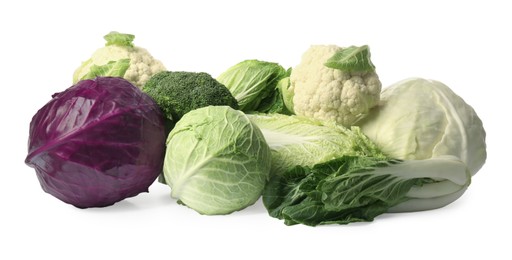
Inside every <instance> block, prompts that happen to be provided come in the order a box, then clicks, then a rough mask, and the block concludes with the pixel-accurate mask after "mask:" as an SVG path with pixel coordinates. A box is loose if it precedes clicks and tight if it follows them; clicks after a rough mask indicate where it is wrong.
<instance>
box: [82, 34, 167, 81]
mask: <svg viewBox="0 0 512 260" xmlns="http://www.w3.org/2000/svg"><path fill="white" fill-rule="evenodd" d="M104 38H105V40H106V41H107V43H106V44H105V46H104V47H103V48H100V49H98V50H96V51H95V52H94V53H93V54H92V56H91V58H90V59H88V60H87V61H85V62H83V63H82V65H81V66H80V67H79V68H77V69H76V70H75V73H74V74H73V83H76V82H78V81H80V80H83V79H88V78H95V77H96V76H122V77H123V78H125V79H126V80H128V81H130V82H131V83H132V84H134V85H135V86H137V87H139V88H142V86H144V84H145V83H146V81H148V80H149V78H150V77H151V76H153V75H154V74H156V73H158V72H160V71H165V70H166V68H165V67H164V65H163V64H162V63H161V62H160V61H158V60H156V59H155V58H153V56H151V54H150V53H149V52H148V51H147V50H146V49H143V48H140V47H137V46H134V45H133V44H132V41H133V39H134V38H135V36H133V35H130V34H121V33H117V32H111V33H109V34H107V35H105V37H104ZM115 61H129V63H128V62H127V64H126V66H124V67H122V69H121V70H120V71H121V72H122V73H121V74H116V73H109V72H111V71H112V70H111V69H112V68H111V67H108V68H106V67H105V66H109V65H111V66H114V63H113V62H115ZM116 65H119V64H116ZM109 70H110V71H109ZM116 72H119V70H117V71H116Z"/></svg>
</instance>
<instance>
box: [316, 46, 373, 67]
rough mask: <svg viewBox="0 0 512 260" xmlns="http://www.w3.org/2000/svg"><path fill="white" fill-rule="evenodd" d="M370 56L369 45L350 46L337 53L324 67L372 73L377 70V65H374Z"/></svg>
mask: <svg viewBox="0 0 512 260" xmlns="http://www.w3.org/2000/svg"><path fill="white" fill-rule="evenodd" d="M370 56H371V55H370V47H368V45H363V46H360V47H358V46H350V47H347V48H342V49H340V50H339V51H337V52H336V53H335V54H334V55H333V56H332V57H331V58H329V59H328V60H327V61H326V62H325V64H324V65H325V66H326V67H329V68H331V69H339V70H343V71H354V72H371V71H374V70H375V65H373V63H372V61H371V59H370Z"/></svg>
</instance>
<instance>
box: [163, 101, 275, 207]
mask: <svg viewBox="0 0 512 260" xmlns="http://www.w3.org/2000/svg"><path fill="white" fill-rule="evenodd" d="M270 164H271V157H270V149H269V147H268V145H267V144H266V143H265V139H264V137H263V135H262V133H261V131H260V130H259V129H258V128H257V127H256V126H255V125H254V124H252V123H251V121H250V120H249V119H248V118H247V116H246V115H245V114H244V113H242V112H241V111H238V110H234V109H232V108H230V107H228V106H208V107H203V108H199V109H196V110H192V111H191V112H188V113H186V114H185V115H184V116H183V117H182V118H181V120H180V121H178V123H177V124H176V126H175V127H174V129H173V130H172V131H171V133H170V134H169V136H168V138H167V150H166V154H165V160H164V176H165V181H166V182H167V184H168V185H169V186H170V187H171V196H172V197H174V198H177V199H178V200H179V203H182V204H185V205H186V206H188V207H190V208H192V209H194V210H196V211H197V212H199V213H201V214H206V215H217V214H229V213H232V212H234V211H237V210H241V209H243V208H245V207H247V206H249V205H252V204H253V203H254V202H256V201H257V200H258V198H259V197H260V196H261V193H262V191H263V188H264V186H265V183H266V181H267V180H268V177H269V172H270Z"/></svg>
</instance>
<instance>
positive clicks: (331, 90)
mask: <svg viewBox="0 0 512 260" xmlns="http://www.w3.org/2000/svg"><path fill="white" fill-rule="evenodd" d="M366 47H367V46H366ZM342 50H343V48H341V47H338V46H335V45H313V46H311V47H310V48H309V49H308V50H307V51H306V52H305V53H304V54H303V56H302V60H301V62H300V64H299V65H297V66H296V67H295V68H294V69H293V70H292V73H291V75H290V91H292V92H293V93H294V96H293V109H294V112H295V114H297V115H301V116H306V117H309V118H314V119H316V120H319V121H324V122H335V123H337V124H341V125H343V126H352V125H354V124H355V123H356V122H357V121H359V120H361V119H362V118H364V117H365V116H366V115H367V114H368V112H369V110H370V109H371V108H372V107H374V106H376V105H377V104H378V103H379V97H380V92H381V87H382V84H381V82H380V80H379V77H378V75H377V74H376V73H375V70H373V69H371V70H362V69H356V70H347V69H334V68H331V67H332V66H331V67H327V66H326V65H325V64H326V63H327V62H328V61H330V59H331V58H335V55H336V54H337V53H339V52H340V51H342ZM348 51H350V50H348ZM358 55H359V54H356V55H355V56H352V57H351V58H350V59H349V62H352V63H354V62H355V63H358V64H359V65H361V64H362V63H363V59H364V58H367V59H368V60H367V62H370V65H372V66H373V64H371V61H369V56H368V57H363V56H358ZM368 55H369V53H368ZM345 65H346V64H345Z"/></svg>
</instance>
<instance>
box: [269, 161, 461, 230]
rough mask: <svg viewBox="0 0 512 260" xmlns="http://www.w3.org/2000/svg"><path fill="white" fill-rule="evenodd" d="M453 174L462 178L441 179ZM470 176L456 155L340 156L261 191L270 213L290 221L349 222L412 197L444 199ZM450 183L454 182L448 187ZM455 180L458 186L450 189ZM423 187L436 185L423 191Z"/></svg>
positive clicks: (370, 218) (295, 172) (367, 217)
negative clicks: (418, 157)
mask: <svg viewBox="0 0 512 260" xmlns="http://www.w3.org/2000/svg"><path fill="white" fill-rule="evenodd" d="M452 173H453V174H454V175H458V176H459V177H461V179H460V180H458V179H459V177H454V178H452V179H450V180H446V179H443V177H440V175H441V176H447V175H449V174H452ZM463 179H464V180H463ZM469 180H470V175H469V172H468V170H467V167H466V165H465V164H464V163H462V162H460V160H458V159H456V158H454V157H442V158H435V159H429V160H418V161H401V160H393V159H385V160H383V159H381V158H375V157H364V156H342V157H339V158H336V159H334V160H331V161H328V162H325V163H321V164H317V165H315V166H313V167H303V166H297V167H295V168H293V169H291V170H289V171H287V172H285V173H284V174H281V175H273V176H272V177H271V179H270V180H269V182H268V184H267V186H266V188H265V190H264V192H263V204H264V205H265V207H266V208H267V210H268V212H269V215H270V216H272V217H275V218H279V219H283V220H284V221H285V224H287V225H294V224H305V225H309V226H316V225H323V224H348V223H351V222H361V221H373V219H374V218H375V217H377V216H379V215H381V214H383V213H385V212H387V211H389V210H390V209H391V208H393V207H394V206H396V205H398V204H400V203H402V202H406V201H408V200H410V199H416V200H417V201H418V203H421V202H422V201H420V200H421V199H425V200H428V199H429V198H436V197H442V196H444V195H445V193H446V192H452V193H457V192H458V190H460V189H465V188H466V187H467V185H469ZM448 181H450V182H451V183H452V184H453V185H452V186H450V187H448V186H446V182H448ZM457 182H459V183H460V186H459V187H458V188H457V189H456V190H452V188H453V186H454V185H455V184H456V183H457ZM424 185H425V186H431V185H438V186H437V189H430V188H426V189H425V190H424V191H423V192H421V189H422V187H423V186H424ZM443 187H447V189H444V188H443ZM418 191H420V192H419V193H418ZM417 196H419V197H417ZM418 199H420V200H418Z"/></svg>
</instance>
